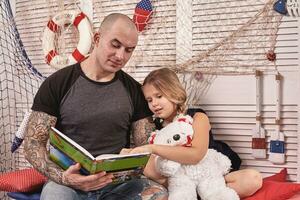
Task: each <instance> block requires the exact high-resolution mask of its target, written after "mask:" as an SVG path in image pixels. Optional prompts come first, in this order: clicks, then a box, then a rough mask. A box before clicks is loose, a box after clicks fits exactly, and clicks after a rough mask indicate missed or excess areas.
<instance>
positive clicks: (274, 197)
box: [244, 181, 300, 200]
mask: <svg viewBox="0 0 300 200" xmlns="http://www.w3.org/2000/svg"><path fill="white" fill-rule="evenodd" d="M299 191H300V184H298V183H291V182H276V181H264V182H263V185H262V188H260V189H259V190H258V191H257V192H256V193H255V194H253V195H252V196H250V197H247V198H245V199H244V200H286V199H288V198H290V197H292V196H294V195H295V194H296V193H298V192H299Z"/></svg>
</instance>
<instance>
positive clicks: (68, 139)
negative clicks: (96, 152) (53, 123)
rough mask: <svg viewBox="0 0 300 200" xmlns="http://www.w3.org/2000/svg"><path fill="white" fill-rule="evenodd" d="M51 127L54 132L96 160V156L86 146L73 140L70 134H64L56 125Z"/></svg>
mask: <svg viewBox="0 0 300 200" xmlns="http://www.w3.org/2000/svg"><path fill="white" fill-rule="evenodd" d="M51 129H52V130H53V131H54V132H56V133H57V134H58V135H59V136H61V137H62V138H63V139H65V140H66V141H68V142H69V143H70V144H72V145H73V146H75V147H76V148H77V149H78V150H79V151H81V152H82V153H84V154H85V155H87V156H88V157H90V158H91V159H92V160H95V157H94V156H93V155H92V154H91V153H90V152H88V151H87V150H86V149H85V148H83V147H82V146H80V145H79V144H78V143H76V142H75V141H74V140H72V139H71V138H69V137H68V136H66V135H65V134H63V133H62V132H60V131H59V130H57V129H56V128H54V127H51Z"/></svg>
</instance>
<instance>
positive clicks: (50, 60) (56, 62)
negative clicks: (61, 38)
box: [42, 10, 92, 69]
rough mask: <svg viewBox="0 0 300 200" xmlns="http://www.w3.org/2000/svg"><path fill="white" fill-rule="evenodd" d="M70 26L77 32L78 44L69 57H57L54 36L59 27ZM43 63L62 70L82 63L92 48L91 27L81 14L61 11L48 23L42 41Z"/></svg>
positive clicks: (85, 17)
mask: <svg viewBox="0 0 300 200" xmlns="http://www.w3.org/2000/svg"><path fill="white" fill-rule="evenodd" d="M67 24H72V25H74V26H75V27H76V28H77V30H78V32H79V42H78V45H77V47H76V49H75V50H74V51H73V52H72V54H70V55H59V53H58V52H57V50H56V48H55V40H56V38H57V37H56V34H57V33H58V31H59V30H60V28H61V27H63V26H65V25H67ZM42 46H43V52H44V56H45V61H46V63H47V64H48V65H50V66H52V67H55V68H58V69H59V68H62V67H65V66H67V65H72V64H75V63H77V62H80V61H82V60H83V59H84V58H85V57H86V56H87V55H88V53H89V51H90V48H91V46H92V27H91V24H90V22H89V20H88V18H87V16H86V15H85V14H84V13H83V12H78V11H73V10H72V11H63V12H61V13H59V14H57V15H55V16H54V17H53V18H52V19H51V20H49V21H48V23H47V26H46V28H45V30H44V35H43V39H42Z"/></svg>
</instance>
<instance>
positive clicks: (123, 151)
mask: <svg viewBox="0 0 300 200" xmlns="http://www.w3.org/2000/svg"><path fill="white" fill-rule="evenodd" d="M130 151H132V148H129V149H127V148H123V149H122V150H121V151H120V154H130Z"/></svg>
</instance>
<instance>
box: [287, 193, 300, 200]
mask: <svg viewBox="0 0 300 200" xmlns="http://www.w3.org/2000/svg"><path fill="white" fill-rule="evenodd" d="M287 200H300V192H299V193H297V194H295V195H294V196H292V197H291V198H288V199H287Z"/></svg>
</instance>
